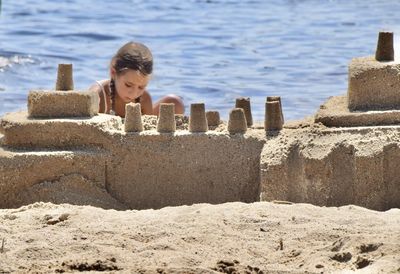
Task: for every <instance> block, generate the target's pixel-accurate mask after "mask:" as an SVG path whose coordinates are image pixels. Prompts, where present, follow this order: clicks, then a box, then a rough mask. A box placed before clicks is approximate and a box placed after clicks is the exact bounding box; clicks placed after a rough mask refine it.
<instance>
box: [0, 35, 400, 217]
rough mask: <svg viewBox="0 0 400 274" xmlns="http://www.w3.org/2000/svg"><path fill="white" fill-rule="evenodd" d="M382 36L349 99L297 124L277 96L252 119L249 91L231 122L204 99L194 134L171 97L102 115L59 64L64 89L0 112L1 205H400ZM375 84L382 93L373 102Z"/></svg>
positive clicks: (361, 65) (193, 116)
mask: <svg viewBox="0 0 400 274" xmlns="http://www.w3.org/2000/svg"><path fill="white" fill-rule="evenodd" d="M382 37H383V38H380V39H383V40H384V41H383V42H380V44H383V45H384V46H383V47H384V49H382V50H381V49H380V46H378V50H377V55H378V56H381V55H383V57H382V58H383V59H384V60H385V61H377V60H374V59H372V58H364V59H363V58H361V59H354V60H353V61H352V62H351V64H350V66H349V76H350V77H349V91H348V96H342V97H333V98H331V99H329V100H328V102H327V103H326V104H324V105H323V106H321V109H320V110H319V111H318V113H317V114H316V116H315V119H305V120H302V121H295V122H293V121H292V122H290V121H289V122H285V121H284V117H283V112H282V101H281V98H280V97H275V96H268V97H267V98H266V102H265V105H266V109H265V121H264V122H261V123H259V122H255V123H253V121H252V116H251V106H250V99H249V98H238V100H237V102H236V104H235V107H234V108H232V111H231V112H230V115H229V121H228V123H225V122H223V121H220V117H219V113H218V112H217V111H211V110H209V111H207V110H206V106H205V105H204V104H202V103H197V104H192V105H191V111H190V117H189V123H188V124H186V129H182V127H181V126H179V127H178V124H177V121H178V120H179V121H183V120H184V119H183V117H178V116H177V115H173V113H174V111H173V105H169V104H165V105H162V106H161V108H160V115H159V117H158V119H157V118H156V117H154V118H153V117H145V116H142V115H141V114H140V104H133V103H132V104H128V105H127V106H126V118H125V121H123V120H122V119H121V118H120V117H117V116H112V115H108V114H99V113H98V97H97V94H93V93H90V92H85V91H82V92H80V91H74V90H73V80H72V68H71V69H69V68H70V66H60V68H59V73H58V77H57V85H56V90H55V91H32V92H30V93H29V95H28V110H27V111H23V112H17V113H9V114H6V115H5V116H4V117H2V119H1V122H0V133H1V134H0V144H1V147H0V163H1V164H0V172H1V173H0V197H1V199H0V207H2V208H10V207H18V206H21V205H24V204H28V203H32V202H35V201H50V202H54V203H64V202H66V203H72V204H90V205H94V206H101V207H104V208H117V209H124V208H133V209H144V208H160V207H164V206H174V205H183V204H193V203H224V202H231V201H242V202H255V201H259V200H267V201H270V200H285V201H290V202H307V203H313V204H317V205H326V206H339V205H345V204H357V205H361V206H365V207H368V208H372V209H378V210H385V209H388V208H392V207H400V187H399V181H400V179H398V178H399V177H400V176H399V175H400V169H399V168H398V167H397V166H400V153H399V152H400V148H399V146H398V144H399V141H400V137H399V136H400V135H399V134H398V133H399V129H400V127H399V126H397V125H393V124H395V123H397V120H396V119H397V115H398V114H397V110H396V107H397V106H398V104H399V103H400V99H399V98H400V96H399V95H397V94H396V91H395V89H396V85H397V83H395V79H396V77H395V70H397V66H398V65H397V63H396V62H394V61H386V60H387V58H388V57H387V56H389V57H390V47H388V42H387V41H388V40H387V39H388V38H387V37H390V35H382ZM389 40H390V39H389ZM389 42H390V41H389ZM389 44H390V43H389ZM388 49H389V50H388ZM380 52H383V53H380ZM388 52H389V54H388ZM379 58H380V57H378V59H379ZM62 67H66V68H67V69H63V68H62ZM60 70H61V71H63V73H61V72H60ZM383 79H385V80H383ZM71 83H72V85H71ZM363 83H367V84H363ZM58 89H62V90H58ZM377 90H378V92H379V94H380V93H382V94H385V96H379V97H380V98H379V99H375V97H374V96H372V93H373V92H374V91H377ZM338 102H339V103H338ZM399 105H400V104H399ZM379 107H382V109H380V110H376V108H379ZM338 108H339V109H340V110H337V109H338ZM372 109H373V110H372ZM399 120H400V118H399ZM149 121H152V123H156V124H151V125H150V124H149V123H150V122H149ZM156 121H157V122H156ZM371 125H373V126H371ZM383 125H384V126H383ZM388 125H390V126H388ZM366 126H368V127H366Z"/></svg>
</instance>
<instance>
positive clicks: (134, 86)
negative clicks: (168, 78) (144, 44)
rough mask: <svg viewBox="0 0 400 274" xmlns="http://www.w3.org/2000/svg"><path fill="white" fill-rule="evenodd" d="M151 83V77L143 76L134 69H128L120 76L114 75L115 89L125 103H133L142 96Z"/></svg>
mask: <svg viewBox="0 0 400 274" xmlns="http://www.w3.org/2000/svg"><path fill="white" fill-rule="evenodd" d="M149 81H150V76H149V75H143V74H142V73H140V72H139V71H136V70H132V69H127V70H126V71H122V72H121V73H119V74H116V73H114V82H115V88H116V90H117V93H118V96H119V97H120V98H121V99H122V100H123V101H124V102H125V103H129V102H132V101H134V100H135V99H136V98H138V97H140V96H142V95H143V93H144V91H145V89H146V86H147V84H148V83H149Z"/></svg>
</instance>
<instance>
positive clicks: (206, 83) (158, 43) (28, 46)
mask: <svg viewBox="0 0 400 274" xmlns="http://www.w3.org/2000/svg"><path fill="white" fill-rule="evenodd" d="M398 10H400V1H395V0H393V1H389V0H388V1H382V0H376V1H365V0H354V1H348V0H337V1H317V0H315V1H312V0H309V1H307V0H304V1H300V0H298V1H296V0H286V1H284V0H282V1H281V0H274V1H266V0H265V1H263V0H241V1H239V0H237V1H229V0H225V1H222V0H221V1H219V0H207V1H205V0H187V1H178V0H170V1H161V0H158V1H156V0H147V1H135V0H131V1H129V0H120V1H117V2H116V1H99V0H63V1H61V0H60V1H51V0H42V1H34V0H17V1H13V0H3V1H2V11H1V15H0V22H1V24H0V56H1V57H0V115H2V114H4V113H6V112H10V111H16V110H19V109H26V98H27V94H28V91H29V90H31V89H53V88H54V85H55V79H56V71H57V64H58V63H73V65H74V80H75V87H76V89H86V88H87V87H89V86H90V85H91V84H92V83H93V82H94V80H98V79H104V78H107V77H108V62H109V60H110V58H111V56H112V55H113V54H114V52H115V51H116V50H117V49H118V48H119V47H120V46H121V45H122V44H124V43H125V42H127V41H130V40H135V41H140V42H143V43H144V44H146V45H148V46H149V48H150V49H151V50H152V52H153V55H154V58H155V71H154V77H153V80H152V82H151V84H150V86H149V91H150V93H151V94H152V96H153V99H157V98H159V97H160V96H162V95H163V94H168V93H175V94H178V95H180V96H182V97H183V98H184V100H185V103H186V106H189V104H190V103H194V102H204V103H206V108H207V109H217V110H219V111H220V112H221V115H222V116H223V117H224V118H227V116H228V113H229V110H230V109H231V108H232V107H233V106H234V102H235V98H237V97H239V96H246V97H251V100H252V108H253V115H254V116H255V117H254V118H255V119H256V120H262V119H263V115H264V101H265V97H266V96H271V95H278V96H281V97H282V103H283V107H284V115H285V118H286V119H299V118H302V117H304V116H308V115H312V114H313V113H315V111H316V110H317V108H318V106H319V105H320V104H321V103H322V102H323V101H324V100H326V99H327V98H328V97H329V96H333V95H339V94H344V93H345V92H346V89H347V65H348V63H349V61H350V59H351V58H353V57H356V56H365V55H372V54H374V51H375V47H376V40H377V34H378V31H379V30H382V29H386V30H391V31H394V32H395V33H396V31H398V30H399V27H400V19H399V16H398V14H397V11H398ZM397 33H398V34H400V32H397ZM396 40H397V39H396ZM186 112H188V107H187V108H186Z"/></svg>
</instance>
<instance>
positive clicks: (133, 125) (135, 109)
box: [125, 103, 143, 132]
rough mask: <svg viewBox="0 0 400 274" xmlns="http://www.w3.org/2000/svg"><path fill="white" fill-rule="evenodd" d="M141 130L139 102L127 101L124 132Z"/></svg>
mask: <svg viewBox="0 0 400 274" xmlns="http://www.w3.org/2000/svg"><path fill="white" fill-rule="evenodd" d="M141 131H143V123H142V111H141V106H140V103H129V104H127V105H126V106H125V132H141Z"/></svg>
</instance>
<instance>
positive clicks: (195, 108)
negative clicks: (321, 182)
mask: <svg viewBox="0 0 400 274" xmlns="http://www.w3.org/2000/svg"><path fill="white" fill-rule="evenodd" d="M207 130H208V124H207V118H206V111H205V106H204V103H197V104H191V105H190V118H189V131H190V132H206V131H207Z"/></svg>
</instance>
